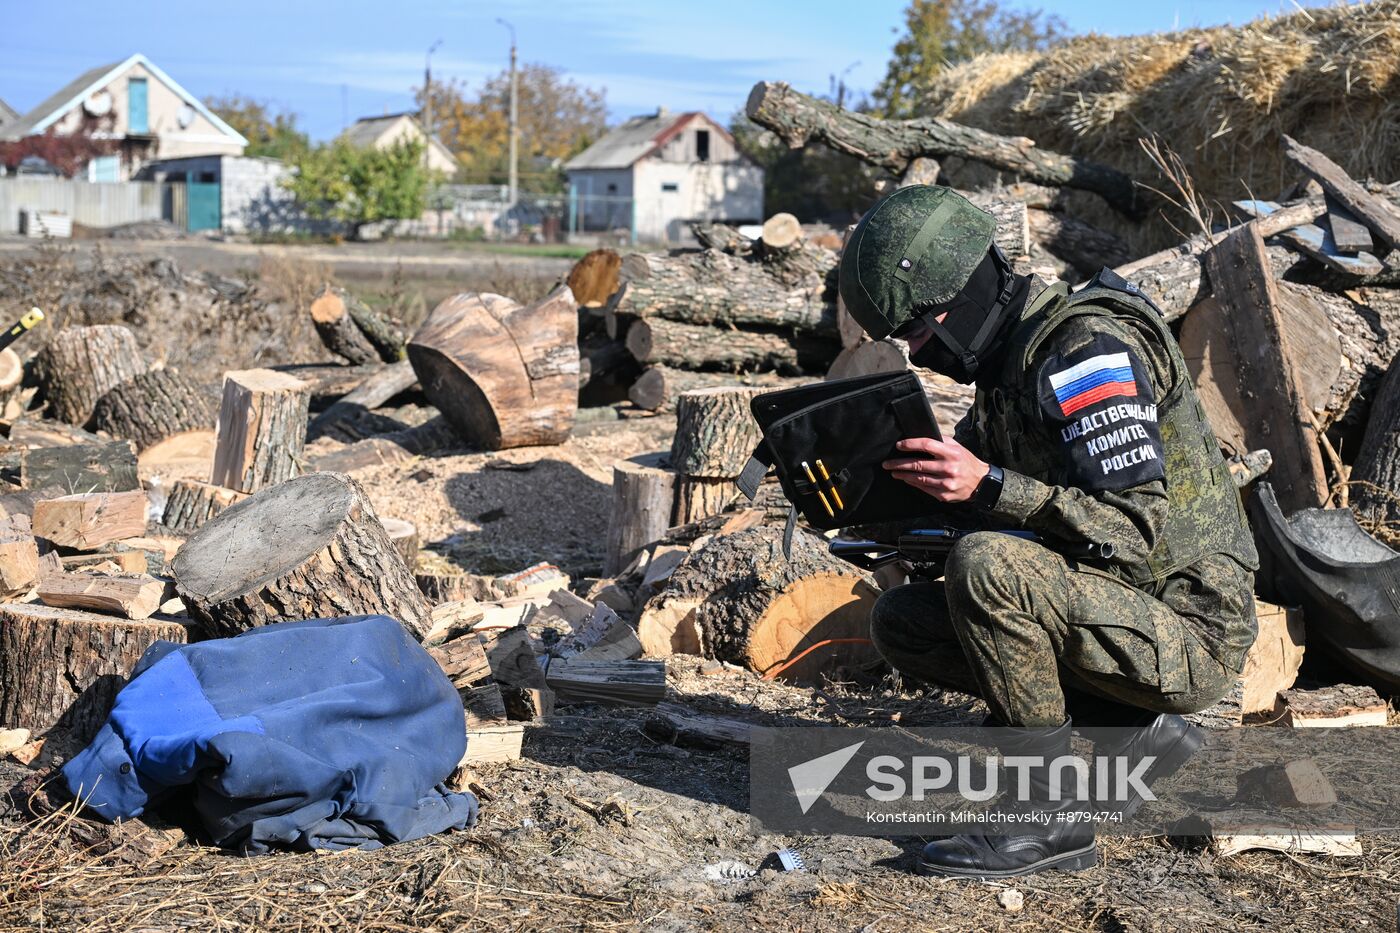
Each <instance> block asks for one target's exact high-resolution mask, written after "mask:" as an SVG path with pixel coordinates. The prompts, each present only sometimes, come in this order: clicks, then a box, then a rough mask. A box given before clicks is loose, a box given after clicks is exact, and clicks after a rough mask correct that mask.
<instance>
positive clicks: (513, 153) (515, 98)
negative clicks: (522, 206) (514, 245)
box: [496, 17, 520, 207]
mask: <svg viewBox="0 0 1400 933" xmlns="http://www.w3.org/2000/svg"><path fill="white" fill-rule="evenodd" d="M496 22H498V23H500V24H501V25H502V26H504V27H506V28H507V29H509V30H510V206H511V207H515V205H516V202H517V201H518V200H519V199H520V175H519V170H518V168H517V163H516V160H517V157H518V155H519V141H518V137H519V135H520V123H519V116H518V114H517V107H518V106H519V100H520V98H519V91H518V89H517V88H516V74H515V27H514V26H512V25H511V24H510V23H508V22H506V21H505V20H503V19H501V18H499V17H497V19H496Z"/></svg>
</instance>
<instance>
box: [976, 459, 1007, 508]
mask: <svg viewBox="0 0 1400 933" xmlns="http://www.w3.org/2000/svg"><path fill="white" fill-rule="evenodd" d="M1005 482H1006V474H1005V473H1004V472H1002V469H1001V467H999V466H997V465H996V464H989V465H988V466H987V475H986V476H984V477H982V482H980V483H978V484H977V488H976V489H975V490H973V492H972V504H973V505H975V506H977V507H978V508H979V509H991V508H994V507H995V506H996V504H997V500H998V499H1000V498H1001V487H1002V485H1003V484H1004V483H1005Z"/></svg>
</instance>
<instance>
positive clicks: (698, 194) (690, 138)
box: [564, 107, 763, 244]
mask: <svg viewBox="0 0 1400 933" xmlns="http://www.w3.org/2000/svg"><path fill="white" fill-rule="evenodd" d="M564 171H565V173H566V174H567V176H568V179H569V197H570V201H571V203H572V205H573V210H572V220H571V223H572V226H571V227H570V231H571V232H608V231H619V230H625V231H630V232H631V234H632V236H633V238H634V239H638V240H645V241H648V242H655V243H667V244H680V243H689V242H693V241H694V238H693V237H692V236H691V233H690V225H691V223H693V222H694V221H697V220H703V221H724V222H726V223H757V222H760V221H762V220H763V169H761V168H760V167H759V166H758V165H756V164H754V162H753V161H752V160H750V159H749V158H748V157H747V156H745V155H744V154H743V153H742V152H740V151H739V149H738V147H736V146H735V144H734V137H733V136H731V135H730V134H729V131H728V130H726V129H725V128H724V127H723V126H721V125H720V124H719V123H716V122H715V121H714V120H712V119H710V118H709V117H708V116H706V115H705V114H703V113H700V112H690V113H671V112H669V111H668V110H666V109H665V108H664V107H663V108H660V109H658V110H657V111H656V112H655V113H652V114H646V115H644V116H639V117H633V118H632V119H630V120H627V121H626V122H625V123H623V124H621V125H620V126H618V127H616V128H614V129H613V130H611V131H609V132H608V133H606V134H605V135H604V136H603V137H602V138H601V139H599V140H598V141H597V142H595V143H594V144H593V145H591V146H589V147H588V148H587V149H585V150H584V151H583V152H580V153H579V154H578V155H576V156H574V157H573V158H572V159H570V160H569V161H568V162H566V163H564Z"/></svg>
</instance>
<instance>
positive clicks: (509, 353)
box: [408, 287, 579, 450]
mask: <svg viewBox="0 0 1400 933" xmlns="http://www.w3.org/2000/svg"><path fill="white" fill-rule="evenodd" d="M408 357H409V360H411V361H412V363H413V368H414V371H415V372H417V373H418V381H419V382H420V383H421V384H422V386H423V392H424V393H425V394H426V395H427V396H428V399H429V400H430V401H431V402H432V403H433V404H434V405H435V406H437V408H438V409H440V410H441V411H442V413H443V414H444V415H445V416H446V417H447V419H448V420H449V421H450V422H451V423H452V425H453V427H454V428H456V429H457V432H458V433H459V434H461V435H462V437H463V438H464V439H466V440H468V441H469V442H471V443H473V444H476V445H478V446H480V447H483V448H486V449H488V450H501V449H503V448H507V447H525V446H534V445H545V444H560V443H563V441H564V439H565V438H567V437H568V435H569V430H570V428H571V427H572V425H573V421H574V413H575V410H576V408H577V405H578V373H579V355H578V307H577V305H576V304H575V303H574V299H573V295H572V293H570V291H569V290H568V288H567V287H562V288H559V289H556V290H555V291H554V292H552V293H550V294H549V295H548V296H547V297H545V298H544V299H542V300H540V301H538V302H536V303H535V304H533V305H530V306H528V307H521V306H520V305H518V304H516V303H515V302H514V301H511V300H510V299H509V298H505V297H502V296H501V295H492V294H479V293H470V294H463V295H454V296H453V297H451V298H448V299H446V300H445V301H443V302H442V303H441V304H440V305H438V306H437V308H435V309H434V310H433V313H432V314H431V315H429V317H428V320H427V321H426V322H425V323H424V324H423V326H422V327H421V328H420V329H419V331H418V333H416V334H414V335H413V339H412V340H411V341H409V344H408Z"/></svg>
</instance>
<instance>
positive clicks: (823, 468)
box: [817, 460, 846, 512]
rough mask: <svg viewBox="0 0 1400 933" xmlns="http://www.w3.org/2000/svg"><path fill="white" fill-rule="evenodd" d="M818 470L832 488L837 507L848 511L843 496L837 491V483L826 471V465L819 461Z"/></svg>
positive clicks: (832, 495) (832, 499)
mask: <svg viewBox="0 0 1400 933" xmlns="http://www.w3.org/2000/svg"><path fill="white" fill-rule="evenodd" d="M817 470H818V471H820V472H821V475H822V479H824V480H826V482H827V485H829V486H830V487H831V501H832V502H835V503H836V507H837V508H838V509H840V510H841V511H843V512H844V511H845V510H846V503H844V502H842V501H841V494H840V493H839V492H837V491H836V483H835V482H834V481H833V480H832V478H831V474H830V473H828V472H827V471H826V464H825V463H822V462H821V460H818V461H817Z"/></svg>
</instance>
